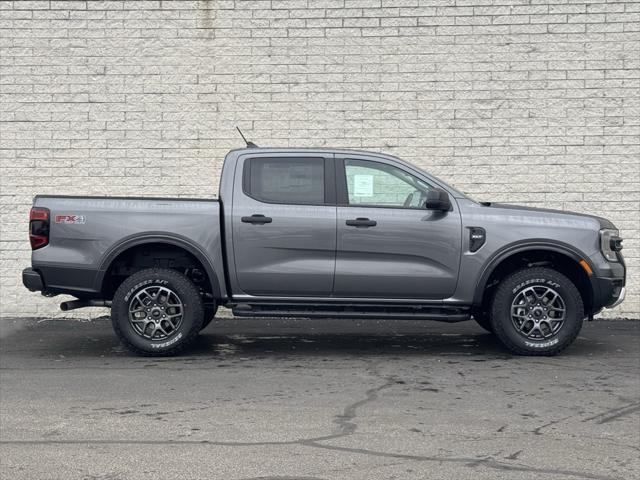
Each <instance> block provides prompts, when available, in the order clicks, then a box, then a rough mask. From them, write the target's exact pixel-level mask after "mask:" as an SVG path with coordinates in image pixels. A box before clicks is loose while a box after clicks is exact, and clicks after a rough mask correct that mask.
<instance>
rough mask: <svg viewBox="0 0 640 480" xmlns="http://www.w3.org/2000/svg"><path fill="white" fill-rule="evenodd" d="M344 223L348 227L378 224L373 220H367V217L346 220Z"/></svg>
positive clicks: (364, 226)
mask: <svg viewBox="0 0 640 480" xmlns="http://www.w3.org/2000/svg"><path fill="white" fill-rule="evenodd" d="M345 223H346V224H347V225H349V226H350V227H358V228H367V227H375V226H376V225H377V224H378V222H376V221H375V220H369V219H368V218H356V219H355V220H347V221H346V222H345Z"/></svg>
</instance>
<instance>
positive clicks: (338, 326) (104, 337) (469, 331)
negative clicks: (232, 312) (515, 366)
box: [2, 317, 617, 361]
mask: <svg viewBox="0 0 640 480" xmlns="http://www.w3.org/2000/svg"><path fill="white" fill-rule="evenodd" d="M596 323H597V322H596ZM602 323H608V322H602ZM599 328H601V327H599ZM607 328H609V327H607ZM589 330H592V331H590V332H585V331H584V330H583V334H582V335H581V336H580V337H579V338H578V339H577V340H576V342H575V343H574V344H573V345H572V346H571V347H570V348H569V349H567V350H566V351H565V352H564V353H563V356H577V357H581V356H584V357H586V356H588V357H591V358H593V357H598V356H603V355H606V354H608V353H611V352H613V351H614V350H615V349H616V347H617V345H616V342H615V341H604V342H603V341H602V336H601V335H598V334H597V332H594V331H593V329H592V328H590V329H589ZM608 333H613V332H608ZM2 344H3V345H2V350H3V351H4V352H5V353H10V354H12V355H17V356H21V357H32V358H33V357H37V358H41V359H42V358H60V357H64V358H69V357H71V358H73V357H75V358H92V357H93V358H105V357H115V358H122V357H130V356H131V357H135V355H134V354H132V353H130V352H129V351H127V350H126V349H125V348H124V346H123V345H122V344H121V343H120V342H119V341H118V339H117V338H116V336H115V334H114V333H113V331H112V329H111V322H110V319H109V318H108V317H102V318H99V319H95V320H91V321H83V322H79V321H77V320H69V319H52V320H45V321H43V320H40V321H38V322H35V321H34V322H32V323H30V324H28V325H26V326H24V327H23V328H20V329H16V330H15V331H14V332H12V333H10V334H9V335H8V336H5V337H4V338H3V339H2ZM358 356H368V357H370V356H385V357H388V358H393V357H397V358H402V357H408V356H421V357H424V358H429V357H433V358H438V357H443V356H445V357H446V356H450V357H474V361H486V360H495V359H509V358H518V357H516V356H514V355H512V354H510V353H509V352H508V351H507V349H506V348H505V347H503V346H502V345H501V343H500V342H499V341H498V340H497V338H495V337H494V336H493V335H492V334H489V333H488V332H485V331H484V330H482V329H481V328H480V327H478V326H477V325H476V324H475V323H474V322H464V323H457V324H443V323H436V322H411V321H408V322H407V321H390V320H387V321H372V322H356V321H350V320H334V319H327V320H305V319H297V320H293V319H251V320H240V321H238V320H234V319H222V320H216V321H214V322H213V323H212V324H211V325H210V326H209V327H207V328H206V329H205V330H204V331H203V332H201V333H200V335H198V337H196V339H195V341H194V342H193V343H192V344H191V345H190V346H189V347H187V348H186V349H185V350H184V351H183V352H182V353H180V355H179V356H178V357H169V358H168V359H167V360H170V359H171V358H177V359H187V360H188V359H192V360H193V359H201V360H204V359H206V358H212V359H215V358H218V359H219V358H227V359H230V358H240V357H242V358H248V359H262V358H287V357H290V358H300V357H322V358H338V357H345V358H346V357H353V358H357V357H358Z"/></svg>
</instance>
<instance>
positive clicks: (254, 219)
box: [240, 213, 273, 225]
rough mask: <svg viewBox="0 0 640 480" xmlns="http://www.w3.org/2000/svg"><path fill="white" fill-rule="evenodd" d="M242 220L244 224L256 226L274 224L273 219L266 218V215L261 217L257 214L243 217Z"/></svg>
mask: <svg viewBox="0 0 640 480" xmlns="http://www.w3.org/2000/svg"><path fill="white" fill-rule="evenodd" d="M240 220H242V223H253V224H255V225H262V224H265V223H271V222H273V219H272V218H271V217H265V216H264V215H259V214H257V213H256V214H254V215H251V216H250V217H242V218H241V219H240Z"/></svg>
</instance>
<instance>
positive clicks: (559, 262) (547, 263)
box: [480, 250, 593, 313]
mask: <svg viewBox="0 0 640 480" xmlns="http://www.w3.org/2000/svg"><path fill="white" fill-rule="evenodd" d="M540 266H544V267H548V268H552V269H554V270H557V271H558V272H560V273H562V274H564V275H565V276H567V277H568V278H569V280H571V281H572V282H573V284H574V285H575V286H576V288H577V289H578V291H579V292H580V296H581V297H582V303H583V304H584V311H585V313H588V312H591V306H592V305H593V292H592V289H591V282H590V280H589V277H588V275H587V273H586V272H585V271H584V269H583V268H582V267H581V266H580V264H579V263H578V262H577V261H576V260H575V259H573V258H572V257H570V256H569V255H565V254H563V253H559V252H555V251H551V250H526V251H524V252H517V253H514V254H512V255H510V256H508V257H507V258H505V259H504V260H502V261H501V262H500V263H499V264H498V265H497V266H496V267H495V268H494V270H493V271H492V272H491V275H489V278H488V279H487V282H486V284H485V287H484V291H483V292H482V302H481V306H480V308H481V310H482V311H484V312H487V311H488V310H489V307H490V302H491V299H492V298H493V294H494V292H495V289H496V287H497V286H498V284H499V283H500V281H501V280H502V279H503V278H505V277H506V276H507V275H509V274H510V273H512V272H515V271H516V270H520V269H522V268H526V267H540Z"/></svg>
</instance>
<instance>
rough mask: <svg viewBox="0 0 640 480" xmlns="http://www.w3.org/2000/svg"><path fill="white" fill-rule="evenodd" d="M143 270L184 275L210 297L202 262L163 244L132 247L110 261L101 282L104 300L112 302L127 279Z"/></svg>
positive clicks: (186, 252)
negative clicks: (174, 272) (176, 272)
mask: <svg viewBox="0 0 640 480" xmlns="http://www.w3.org/2000/svg"><path fill="white" fill-rule="evenodd" d="M146 268H168V269H171V270H176V271H178V272H180V273H183V274H184V275H186V276H187V277H188V278H189V279H190V280H191V281H192V282H193V283H194V284H195V285H196V288H198V289H200V291H201V292H202V294H203V295H205V296H210V297H213V293H212V289H211V281H210V280H211V279H210V278H209V275H208V274H207V269H206V268H205V267H204V265H203V264H202V262H200V260H198V259H197V258H196V257H195V256H194V255H193V254H192V253H191V252H189V251H188V250H186V249H184V248H182V247H179V246H177V245H172V244H168V243H162V242H153V243H145V244H142V245H136V246H133V247H131V248H129V249H127V250H125V251H124V252H122V253H120V254H119V255H118V256H117V257H116V258H115V259H113V261H112V262H111V264H110V265H109V268H108V269H107V271H106V273H105V276H104V278H103V280H102V295H103V297H104V298H105V299H107V300H110V299H112V298H113V295H114V293H115V292H116V290H117V289H118V287H119V286H120V284H121V283H122V282H123V281H124V280H125V279H126V278H127V277H129V276H130V275H132V274H134V273H136V272H138V271H140V270H144V269H146Z"/></svg>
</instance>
